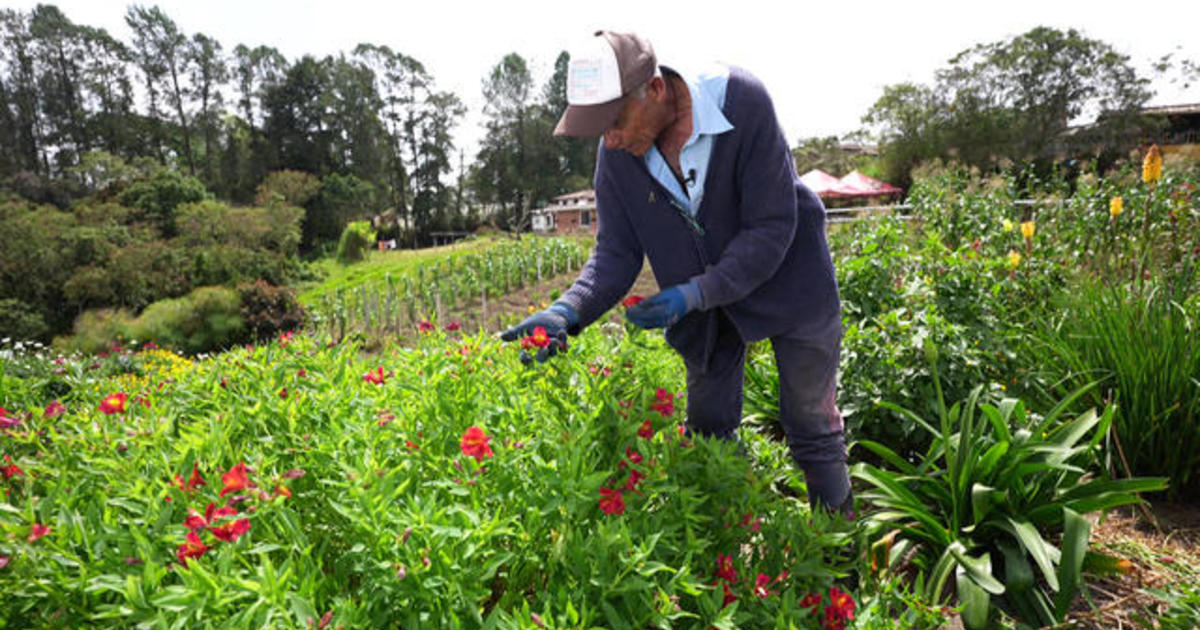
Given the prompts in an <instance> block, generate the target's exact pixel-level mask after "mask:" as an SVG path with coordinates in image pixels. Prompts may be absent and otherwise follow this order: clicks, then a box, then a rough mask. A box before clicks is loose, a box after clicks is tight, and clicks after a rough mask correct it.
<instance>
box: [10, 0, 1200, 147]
mask: <svg viewBox="0 0 1200 630" xmlns="http://www.w3.org/2000/svg"><path fill="white" fill-rule="evenodd" d="M36 4H37V2H34V1H24V0H21V1H14V0H5V2H4V6H7V7H14V8H21V9H26V10H27V9H29V8H32V7H33V6H34V5H36ZM50 4H56V5H57V6H58V7H59V8H60V9H62V10H63V12H64V13H65V14H66V15H67V17H68V18H70V19H71V20H72V21H74V22H76V23H83V24H88V25H91V26H99V27H103V28H105V29H107V30H108V31H109V32H110V33H112V34H114V35H116V36H117V37H119V38H120V39H121V40H122V41H125V42H127V43H128V42H129V41H130V40H131V37H130V32H129V28H128V27H127V26H126V25H125V22H124V14H125V10H126V7H128V6H129V4H130V3H129V2H124V1H113V0H60V1H59V2H51V3H50ZM143 4H148V5H149V4H154V3H153V2H145V3H143ZM157 4H158V5H159V6H160V7H162V8H163V10H164V11H166V13H167V14H168V15H169V16H170V17H171V18H172V19H173V20H175V22H176V23H177V24H178V25H179V27H180V28H181V29H182V30H183V31H184V32H186V33H188V34H189V35H190V34H192V33H195V32H202V33H205V34H207V35H209V36H212V37H215V38H216V39H218V40H219V41H220V42H221V44H222V45H223V46H224V49H225V50H226V51H230V50H232V49H233V48H234V46H236V45H237V44H246V45H248V46H256V45H259V44H265V45H268V46H274V47H275V48H277V49H279V51H280V52H282V53H283V54H284V55H286V56H287V57H288V59H289V60H291V59H295V58H296V57H299V56H301V55H304V54H312V55H314V56H318V57H320V56H324V55H327V54H335V53H338V52H349V51H350V50H351V49H353V48H354V46H355V45H356V44H359V43H362V42H369V43H374V44H386V45H388V46H390V47H391V48H392V49H394V50H397V51H400V52H403V53H405V54H407V55H410V56H412V57H415V58H416V59H418V60H419V61H421V62H422V63H423V64H425V67H426V69H427V70H429V72H430V73H431V74H432V75H433V77H434V79H435V81H436V82H437V86H438V88H439V89H443V90H449V91H453V92H455V93H457V94H458V95H459V97H460V98H462V99H463V101H464V102H465V103H466V104H467V106H468V108H469V112H468V114H467V117H466V118H465V119H464V120H463V122H462V124H461V125H460V126H459V128H458V129H457V130H456V133H455V136H456V139H457V141H458V144H459V146H460V147H462V148H465V149H466V150H467V155H468V161H469V160H470V156H471V155H472V154H473V152H474V150H475V149H476V147H477V141H478V138H479V137H480V136H481V135H482V131H481V128H480V125H481V122H482V116H481V113H480V110H481V108H482V101H483V97H482V95H481V90H480V84H481V81H482V80H483V77H484V76H485V75H486V74H487V73H488V72H489V71H490V70H491V68H492V67H493V66H495V65H496V63H498V62H499V61H500V59H501V58H502V57H503V56H504V55H505V54H507V53H510V52H516V53H518V54H520V55H521V56H522V57H524V58H525V59H526V61H528V62H529V63H530V65H531V67H532V69H533V71H534V77H535V79H536V80H537V83H538V89H539V91H540V88H541V85H542V84H543V83H544V82H545V80H546V79H547V78H548V77H549V75H550V72H551V71H552V70H553V65H554V59H555V57H557V55H558V53H559V52H560V51H562V50H565V49H569V48H571V47H572V45H573V42H576V41H578V40H579V39H580V38H586V37H589V36H590V35H591V33H592V32H593V31H595V30H596V29H598V28H607V29H612V30H627V31H634V32H637V33H639V34H641V35H643V36H645V37H647V38H648V39H650V40H651V42H652V43H653V45H654V48H655V51H656V53H657V54H658V58H659V61H660V62H661V63H665V64H668V65H670V63H671V62H672V61H682V62H683V63H702V62H706V61H710V60H717V61H724V62H728V63H733V64H737V65H740V66H743V67H745V68H747V69H749V70H750V71H751V72H752V73H754V74H756V75H758V76H759V78H761V79H762V80H763V82H764V83H765V84H766V86H767V89H768V90H769V91H770V92H771V93H772V95H773V96H774V98H775V103H776V110H777V112H778V114H779V117H780V122H781V123H782V125H783V127H784V131H785V132H786V134H787V136H788V140H789V141H790V142H792V143H795V142H796V141H797V140H798V139H800V138H804V137H809V136H826V135H843V134H846V133H848V132H851V131H854V130H855V129H857V128H858V127H859V126H860V122H859V121H860V119H861V117H862V115H863V114H864V113H865V112H866V111H867V109H868V108H869V107H870V106H871V104H872V103H874V102H875V100H876V99H877V98H878V97H879V96H880V94H881V92H882V89H883V86H885V85H888V84H892V83H899V82H902V81H915V82H922V83H931V82H932V80H933V73H934V71H935V70H936V69H938V68H940V67H943V66H944V65H945V63H946V61H947V60H948V59H949V58H950V57H951V56H953V55H954V54H955V53H957V52H959V51H961V50H963V49H965V48H969V47H970V46H972V45H974V44H976V43H984V42H991V41H998V40H1003V39H1007V38H1010V37H1012V36H1015V35H1019V34H1021V33H1024V32H1026V31H1028V30H1029V29H1031V28H1033V27H1035V26H1039V25H1044V26H1051V27H1055V28H1059V29H1063V30H1066V29H1068V28H1076V29H1079V30H1081V31H1082V32H1083V33H1084V35H1085V36H1088V37H1091V38H1094V39H1099V40H1101V41H1104V42H1107V43H1109V44H1111V45H1112V46H1114V47H1115V48H1116V49H1117V51H1118V52H1121V53H1123V54H1127V55H1129V56H1130V57H1131V60H1132V61H1133V63H1134V64H1135V65H1136V66H1137V67H1138V69H1139V70H1140V71H1142V73H1143V74H1144V75H1145V76H1148V77H1149V76H1151V72H1150V63H1151V61H1152V60H1155V59H1158V58H1159V57H1161V56H1163V55H1165V54H1167V53H1171V52H1175V56H1176V57H1177V58H1179V57H1187V58H1190V59H1192V60H1195V61H1197V62H1200V34H1198V33H1197V31H1196V28H1197V24H1200V0H1166V1H1154V0H1149V1H1142V2H1103V1H1101V2H1096V1H1094V0H1093V1H1090V2H1080V1H1075V0H1072V1H1058V0H1038V1H1026V0H1009V1H1008V2H986V3H984V2H971V1H962V0H959V1H957V2H933V1H909V2H895V1H891V2H876V1H873V0H872V1H860V2H833V1H828V2H821V3H816V2H805V1H794V0H793V1H785V2H763V1H759V0H735V1H734V2H727V1H726V2H711V1H708V0H704V1H699V0H697V1H688V0H683V1H679V0H675V1H671V2H661V1H659V2H655V1H654V0H601V1H599V2H569V1H563V0H559V1H541V0H539V1H536V2H521V1H517V0H508V1H495V0H492V1H486V2H484V1H469V2H467V1H456V0H416V1H414V0H399V1H392V2H369V1H366V0H337V1H330V0H286V1H285V0H163V1H161V2H158V3H157ZM1153 87H1154V89H1155V91H1156V92H1157V93H1158V94H1157V95H1156V96H1155V97H1154V99H1153V100H1152V101H1151V102H1152V104H1174V103H1185V102H1186V103H1194V102H1200V86H1196V85H1193V86H1192V87H1191V88H1190V89H1187V90H1184V89H1182V88H1181V87H1180V86H1179V85H1171V84H1169V83H1168V82H1167V80H1166V79H1162V80H1159V81H1156V83H1155V84H1154V86H1153Z"/></svg>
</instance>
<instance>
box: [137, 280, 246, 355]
mask: <svg viewBox="0 0 1200 630" xmlns="http://www.w3.org/2000/svg"><path fill="white" fill-rule="evenodd" d="M240 305H241V303H240V300H239V297H238V293H237V292H236V291H234V290H233V289H227V288H225V287H200V288H198V289H196V290H195V291H192V292H191V293H189V294H188V295H186V296H184V297H182V298H175V299H169V300H160V301H158V302H155V303H153V304H151V305H150V306H148V307H146V310H145V311H144V312H142V314H141V316H139V317H138V318H137V321H136V322H134V323H133V325H132V327H131V329H130V332H131V336H132V337H134V338H136V339H138V340H139V341H153V342H155V343H157V344H158V345H160V346H165V347H171V348H175V349H178V350H182V351H184V352H189V353H193V354H194V353H199V352H208V351H210V350H215V349H219V348H223V347H227V346H229V345H230V344H231V343H234V342H235V341H237V339H238V335H239V334H240V333H241V331H242V329H243V323H242V318H241V316H240V314H239V311H240Z"/></svg>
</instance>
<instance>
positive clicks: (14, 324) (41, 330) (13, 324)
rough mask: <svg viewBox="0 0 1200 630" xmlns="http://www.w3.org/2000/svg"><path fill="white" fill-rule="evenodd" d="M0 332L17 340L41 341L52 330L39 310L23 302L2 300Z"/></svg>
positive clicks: (0, 304) (10, 299) (0, 301)
mask: <svg viewBox="0 0 1200 630" xmlns="http://www.w3.org/2000/svg"><path fill="white" fill-rule="evenodd" d="M0 330H2V331H4V332H3V335H4V336H5V337H10V338H12V339H16V340H21V341H25V340H30V339H41V338H42V335H45V334H46V332H47V331H49V330H50V328H49V327H48V326H46V320H44V319H42V314H41V313H39V312H38V310H37V309H36V308H34V307H32V306H30V305H28V304H26V303H25V302H22V301H21V300H15V299H12V298H6V299H3V300H0Z"/></svg>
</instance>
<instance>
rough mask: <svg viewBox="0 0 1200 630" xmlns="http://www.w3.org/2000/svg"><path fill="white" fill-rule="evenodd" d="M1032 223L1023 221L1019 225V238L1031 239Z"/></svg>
mask: <svg viewBox="0 0 1200 630" xmlns="http://www.w3.org/2000/svg"><path fill="white" fill-rule="evenodd" d="M1033 229H1034V225H1033V221H1023V222H1022V223H1021V236H1024V237H1025V238H1033Z"/></svg>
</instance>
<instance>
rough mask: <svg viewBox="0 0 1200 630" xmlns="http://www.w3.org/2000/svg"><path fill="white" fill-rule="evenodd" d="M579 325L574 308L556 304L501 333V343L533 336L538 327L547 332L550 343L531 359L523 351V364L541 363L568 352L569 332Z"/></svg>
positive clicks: (563, 303)
mask: <svg viewBox="0 0 1200 630" xmlns="http://www.w3.org/2000/svg"><path fill="white" fill-rule="evenodd" d="M578 325H579V313H578V312H576V311H575V309H574V307H572V306H571V305H570V304H567V303H565V302H555V303H554V304H551V305H550V308H547V309H545V310H542V311H538V312H536V313H534V314H533V315H530V316H529V317H526V318H525V321H523V322H521V323H520V324H517V325H516V326H513V327H512V328H509V329H508V330H506V331H504V332H502V333H500V340H501V341H516V340H517V339H520V338H523V337H528V336H530V335H533V332H534V330H535V329H537V328H538V327H541V328H544V329H545V330H546V336H547V337H549V338H550V343H549V344H547V345H546V346H545V347H543V348H540V349H538V351H537V354H536V355H535V356H534V357H532V358H530V356H529V354H528V353H527V352H525V350H521V362H522V363H529V362H531V361H532V360H533V359H537V361H538V362H539V363H541V362H544V361H545V360H546V359H549V358H550V357H552V356H554V355H556V354H558V353H559V352H566V350H567V331H569V330H571V329H573V328H575V327H576V326H578Z"/></svg>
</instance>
